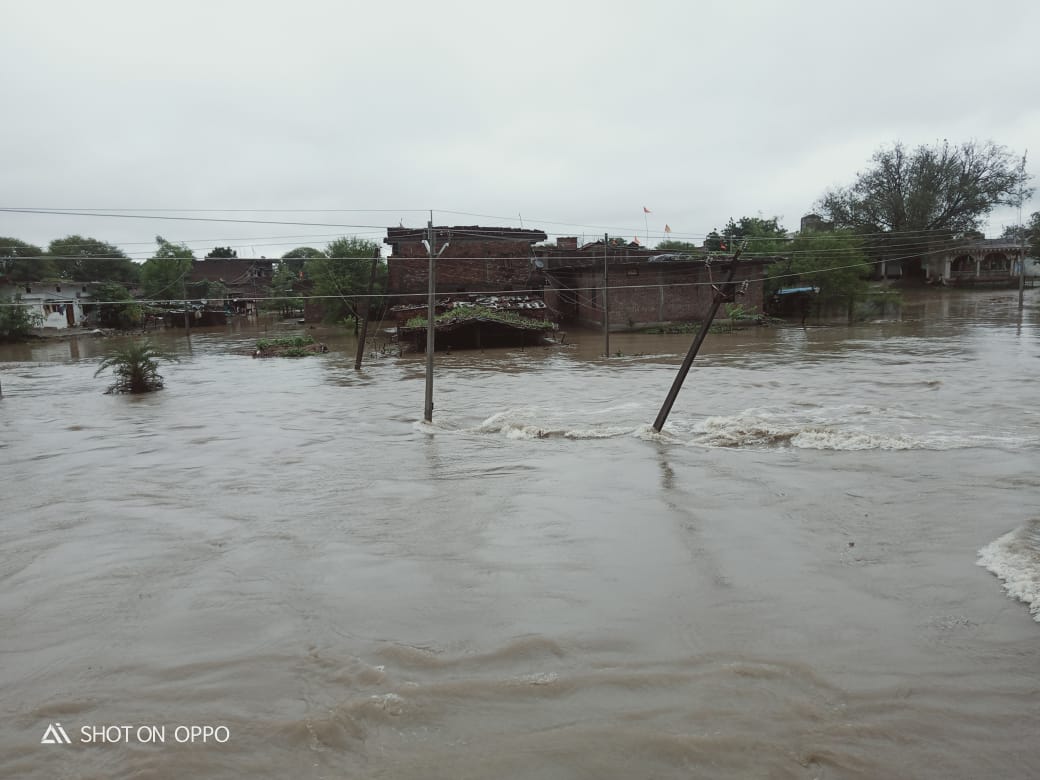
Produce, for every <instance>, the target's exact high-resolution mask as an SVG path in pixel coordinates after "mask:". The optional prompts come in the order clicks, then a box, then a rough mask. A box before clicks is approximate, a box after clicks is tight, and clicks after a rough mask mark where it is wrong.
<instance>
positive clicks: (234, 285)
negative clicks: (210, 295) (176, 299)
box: [188, 257, 275, 312]
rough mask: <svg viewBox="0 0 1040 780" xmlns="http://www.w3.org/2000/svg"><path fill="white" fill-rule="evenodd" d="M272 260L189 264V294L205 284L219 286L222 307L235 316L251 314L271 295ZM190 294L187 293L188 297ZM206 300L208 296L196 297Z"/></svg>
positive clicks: (235, 259)
mask: <svg viewBox="0 0 1040 780" xmlns="http://www.w3.org/2000/svg"><path fill="white" fill-rule="evenodd" d="M274 263H275V261H274V260H268V259H267V258H265V257H259V258H255V257H252V258H251V257H210V258H206V259H205V260H192V264H191V275H190V276H189V277H188V285H189V290H190V288H191V287H192V286H198V287H202V286H204V283H210V284H213V285H222V287H223V300H222V301H221V303H222V304H224V305H225V306H227V307H228V308H231V309H234V310H235V311H238V312H247V311H253V310H255V309H256V307H257V305H258V303H259V301H261V300H263V299H264V298H267V297H269V296H270V294H271V278H272V277H273V276H274ZM189 294H190V293H189ZM199 297H207V296H199Z"/></svg>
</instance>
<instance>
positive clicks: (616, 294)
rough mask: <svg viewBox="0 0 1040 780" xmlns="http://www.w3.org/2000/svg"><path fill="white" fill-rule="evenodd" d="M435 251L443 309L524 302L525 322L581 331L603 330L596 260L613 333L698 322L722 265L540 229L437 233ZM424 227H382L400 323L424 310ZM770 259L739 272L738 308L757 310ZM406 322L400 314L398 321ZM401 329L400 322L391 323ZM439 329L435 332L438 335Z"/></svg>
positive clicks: (725, 260) (743, 264) (746, 262)
mask: <svg viewBox="0 0 1040 780" xmlns="http://www.w3.org/2000/svg"><path fill="white" fill-rule="evenodd" d="M434 234H435V246H434V249H435V251H440V250H441V248H442V247H445V246H446V248H445V249H444V251H443V252H441V254H440V255H439V257H438V259H437V264H436V291H437V294H438V298H439V299H444V300H442V303H443V304H444V305H443V306H441V307H439V309H438V310H439V311H444V310H445V309H446V308H447V305H448V304H449V303H451V302H450V301H449V300H447V299H446V297H447V296H450V297H451V298H452V299H454V300H455V301H461V300H464V299H475V298H476V297H478V296H480V295H488V294H492V293H493V294H496V295H499V296H500V297H502V298H503V300H505V299H507V298H508V297H509V296H510V295H511V294H517V295H522V296H524V299H525V302H524V303H523V306H527V307H528V311H527V312H518V313H520V314H522V315H523V316H530V315H531V314H534V315H535V318H536V319H539V320H542V319H544V320H548V321H554V322H560V323H571V324H574V325H579V326H589V327H600V326H601V325H602V322H603V270H604V262H606V266H607V274H608V277H609V280H608V285H609V287H610V290H609V293H608V296H607V298H608V305H607V309H608V311H609V315H610V327H611V328H612V329H615V330H624V329H627V328H642V327H648V326H653V325H661V324H664V323H670V322H689V321H697V320H701V319H703V318H704V317H705V315H706V314H707V312H708V309H709V307H710V306H711V303H712V300H713V296H714V290H713V287H712V285H713V284H716V285H717V284H721V283H722V282H723V281H724V279H725V277H726V274H727V272H728V270H729V262H730V261H731V259H730V257H729V256H727V255H720V256H714V257H712V258H711V259H710V261H709V262H706V257H705V256H704V255H695V254H690V253H662V252H660V251H659V250H654V249H649V248H646V247H642V246H640V245H639V244H638V243H637V242H635V241H633V242H627V243H626V242H624V241H622V240H619V239H609V240H608V239H605V238H604V239H600V240H598V241H594V242H589V243H582V244H579V242H578V239H577V238H576V237H560V238H558V239H556V242H555V244H553V245H549V244H543V243H540V242H544V241H546V239H547V236H546V234H545V233H544V232H543V231H541V230H528V229H517V228H486V227H480V226H476V225H464V226H453V227H443V226H442V227H436V228H434ZM427 237H428V231H427V230H426V229H424V228H404V227H397V228H389V229H388V230H387V237H386V239H384V242H385V243H387V244H389V245H390V246H391V247H392V253H391V254H390V256H389V257H388V258H387V266H388V269H389V281H388V293H389V295H390V297H391V300H392V302H393V303H395V304H397V308H396V311H395V313H396V315H397V316H399V317H400V318H403V319H404V320H407V319H408V318H409V317H412V316H418V313H419V312H420V311H423V312H424V310H425V307H424V306H423V303H424V301H425V299H426V295H427V294H428V279H429V276H428V274H429V254H428V250H427V247H426V244H425V243H424V242H425V241H426V240H428V239H427ZM775 259H776V258H749V259H743V260H741V261H740V264H739V265H738V266H737V276H736V281H737V282H738V283H743V282H746V284H744V285H743V287H744V294H743V295H742V296H741V297H740V298H739V299H738V300H737V302H738V303H740V304H741V305H742V306H743V307H744V309H745V310H746V311H749V312H757V313H761V312H762V310H763V308H762V307H763V300H762V298H763V283H762V280H763V276H764V273H763V268H764V266H765V265H767V264H768V263H770V262H773V261H774V260H775ZM406 315H407V316H406ZM400 324H401V323H400V322H399V325H400ZM438 331H440V327H438Z"/></svg>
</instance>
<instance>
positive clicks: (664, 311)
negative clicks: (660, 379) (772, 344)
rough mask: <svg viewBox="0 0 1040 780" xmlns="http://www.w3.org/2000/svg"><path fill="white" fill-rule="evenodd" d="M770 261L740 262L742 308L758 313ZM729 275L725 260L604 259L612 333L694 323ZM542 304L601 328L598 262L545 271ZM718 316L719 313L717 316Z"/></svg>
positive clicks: (600, 265)
mask: <svg viewBox="0 0 1040 780" xmlns="http://www.w3.org/2000/svg"><path fill="white" fill-rule="evenodd" d="M769 262H772V258H770V259H763V258H755V259H753V260H742V261H741V262H740V263H739V265H738V266H737V274H736V277H735V279H736V281H738V282H744V281H745V280H746V281H747V283H748V284H747V290H746V292H745V294H744V295H741V296H739V297H738V298H737V303H739V304H741V305H743V306H744V308H745V309H747V310H750V311H755V312H759V313H761V312H762V304H763V281H762V280H763V267H764V266H765V265H766V264H768V263H769ZM728 274H729V260H728V258H725V257H720V258H716V259H715V260H714V261H713V262H712V265H711V268H710V271H709V268H708V267H707V266H706V265H705V263H704V260H703V259H697V260H688V261H686V260H666V261H657V262H655V261H654V260H652V259H646V260H626V259H624V258H621V259H620V260H618V261H616V262H615V261H614V259H613V258H610V260H609V261H608V284H609V287H610V289H609V291H608V295H607V303H608V310H609V312H610V327H611V329H612V330H625V329H626V328H644V327H648V326H652V325H661V324H664V323H669V322H694V321H700V320H702V319H703V318H704V317H706V316H707V314H708V309H709V308H710V306H711V303H712V300H713V296H714V289H713V287H712V285H713V284H716V285H717V284H721V282H722V281H724V280H725V279H726V277H727V276H728ZM547 276H548V280H549V286H547V287H546V288H545V303H546V306H548V307H549V309H551V310H554V311H556V312H557V315H558V317H559V319H560V320H561V321H563V322H573V323H576V324H578V325H585V326H589V327H599V326H601V325H602V324H603V259H602V253H601V255H600V259H599V262H598V263H583V264H581V265H571V266H560V267H557V268H553V269H552V270H550V271H547ZM720 316H722V315H720Z"/></svg>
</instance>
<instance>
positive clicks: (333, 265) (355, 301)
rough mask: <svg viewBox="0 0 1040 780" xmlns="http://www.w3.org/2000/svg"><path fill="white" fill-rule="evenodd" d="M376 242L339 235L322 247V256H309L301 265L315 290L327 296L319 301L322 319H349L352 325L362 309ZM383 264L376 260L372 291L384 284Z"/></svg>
mask: <svg viewBox="0 0 1040 780" xmlns="http://www.w3.org/2000/svg"><path fill="white" fill-rule="evenodd" d="M378 251H379V244H377V243H375V242H374V241H367V240H365V239H363V238H354V237H351V238H346V237H344V238H338V239H336V240H335V241H333V242H332V243H331V244H329V245H328V246H327V247H326V248H325V252H324V253H323V255H322V256H321V257H312V258H310V259H309V260H307V261H306V265H305V266H304V274H305V276H306V277H307V278H308V279H310V280H312V281H313V282H314V293H315V294H316V295H319V296H328V297H327V298H326V299H325V300H324V301H322V304H323V306H324V309H325V319H327V320H332V321H337V320H341V319H346V318H351V319H353V320H354V325H355V328H356V326H357V321H358V318H359V316H360V312H361V301H362V300H363V298H362V296H363V295H364V294H365V293H367V292H368V279H369V275H370V274H371V270H372V257H373V255H374V254H375V253H376V252H378ZM385 280H386V263H385V262H384V261H382V260H380V261H379V265H378V266H377V273H376V287H375V292H376V293H377V294H378V293H382V291H383V290H384V289H385V285H386V282H385Z"/></svg>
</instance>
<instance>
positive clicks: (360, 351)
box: [354, 247, 379, 371]
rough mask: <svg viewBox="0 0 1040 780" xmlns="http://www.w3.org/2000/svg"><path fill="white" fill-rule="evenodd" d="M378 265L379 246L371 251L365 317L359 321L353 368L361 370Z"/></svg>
mask: <svg viewBox="0 0 1040 780" xmlns="http://www.w3.org/2000/svg"><path fill="white" fill-rule="evenodd" d="M378 266H379V247H376V248H375V249H374V250H373V251H372V272H371V273H370V274H369V276H368V295H367V296H366V297H365V319H363V320H362V321H361V335H360V336H358V345H357V356H356V357H355V358H354V370H355V371H360V370H361V360H362V358H364V357H365V339H366V338H367V337H368V315H369V314H370V313H371V311H372V290H373V289H375V286H376V268H377V267H378Z"/></svg>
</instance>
